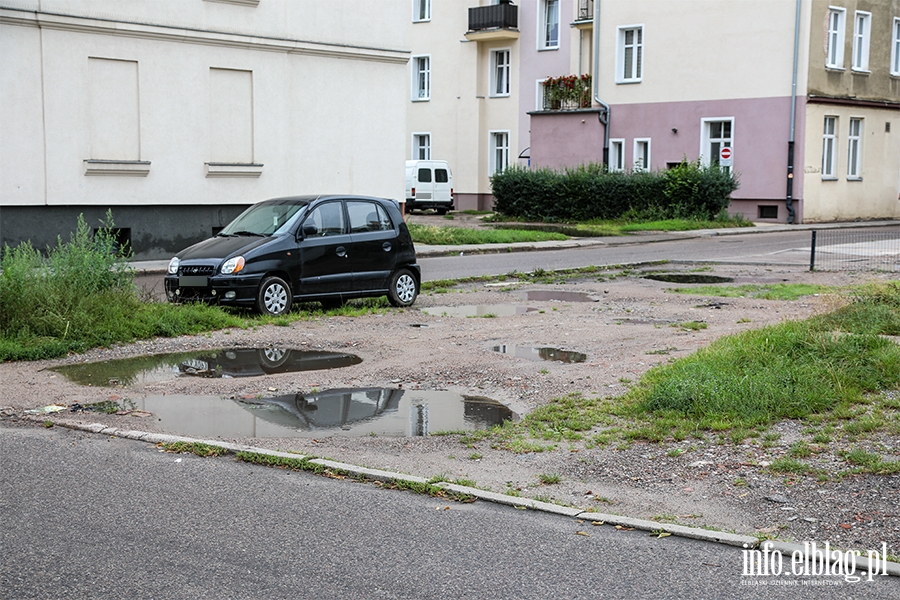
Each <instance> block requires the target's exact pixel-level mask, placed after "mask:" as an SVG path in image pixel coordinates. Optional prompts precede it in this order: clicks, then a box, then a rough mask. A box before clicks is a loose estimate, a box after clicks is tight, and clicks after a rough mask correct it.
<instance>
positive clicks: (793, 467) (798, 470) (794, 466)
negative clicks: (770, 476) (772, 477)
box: [769, 457, 815, 475]
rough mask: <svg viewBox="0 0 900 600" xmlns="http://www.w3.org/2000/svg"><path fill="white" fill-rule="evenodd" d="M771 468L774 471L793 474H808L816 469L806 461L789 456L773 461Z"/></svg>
mask: <svg viewBox="0 0 900 600" xmlns="http://www.w3.org/2000/svg"><path fill="white" fill-rule="evenodd" d="M769 469H770V470H771V471H772V472H773V473H791V474H793V475H806V474H808V473H812V472H814V471H815V469H813V468H812V467H811V466H809V465H808V464H806V463H805V462H802V461H799V460H797V459H794V458H788V457H784V458H779V459H777V460H774V461H772V464H771V465H769Z"/></svg>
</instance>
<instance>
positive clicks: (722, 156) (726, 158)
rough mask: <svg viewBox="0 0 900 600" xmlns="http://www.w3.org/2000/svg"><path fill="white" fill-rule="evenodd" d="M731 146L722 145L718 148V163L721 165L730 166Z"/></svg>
mask: <svg viewBox="0 0 900 600" xmlns="http://www.w3.org/2000/svg"><path fill="white" fill-rule="evenodd" d="M731 156H732V152H731V148H729V147H728V146H722V147H721V148H719V165H720V166H722V167H730V166H731Z"/></svg>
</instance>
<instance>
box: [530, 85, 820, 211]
mask: <svg viewBox="0 0 900 600" xmlns="http://www.w3.org/2000/svg"><path fill="white" fill-rule="evenodd" d="M797 112H798V113H799V114H803V110H802V108H800V107H799V106H798V109H797ZM611 113H612V119H611V127H610V138H613V139H616V138H619V139H624V140H625V142H624V153H625V162H624V164H625V166H626V169H630V167H631V165H632V164H633V152H634V139H635V138H650V139H651V145H650V162H651V169H653V170H662V169H665V168H666V165H667V163H677V162H680V161H681V160H682V159H684V158H686V159H687V160H696V159H697V158H698V156H699V154H700V143H701V130H702V127H701V120H702V119H704V118H706V119H709V118H733V119H734V127H733V132H732V136H733V140H734V143H733V149H734V167H733V168H734V171H735V173H736V174H737V175H738V181H739V183H740V188H739V189H738V190H737V191H736V192H735V193H734V194H732V198H733V199H734V200H735V202H733V203H732V208H731V212H732V213H741V214H744V215H745V216H747V217H748V218H751V219H757V218H758V209H757V206H758V205H773V204H775V205H778V206H779V210H778V217H777V219H775V220H777V221H784V220H786V218H787V211H786V210H785V207H784V199H785V195H786V188H787V155H788V139H789V134H790V114H789V113H790V98H789V97H786V98H750V99H738V100H708V101H693V102H667V103H652V104H626V105H613V106H612V110H611ZM531 117H532V118H531V124H530V125H531V141H532V144H531V164H532V166H537V167H550V168H554V169H559V168H563V167H567V166H575V165H579V164H582V163H587V162H600V161H601V160H602V156H603V126H602V125H601V124H600V123H599V122H598V120H597V116H596V114H594V113H591V112H574V113H567V112H560V113H536V114H532V116H531ZM795 130H796V131H797V132H801V131H803V129H802V123H799V122H798V123H796V124H795ZM798 135H799V134H798ZM802 147H803V143H802V141H801V142H800V143H797V144H795V154H794V173H795V178H794V188H793V198H794V203H795V209H796V210H798V215H797V216H798V218H799V217H800V216H801V214H800V213H799V209H800V208H801V202H800V199H801V198H802V197H803V177H802V174H803V164H804V162H803V160H804V157H803V153H802Z"/></svg>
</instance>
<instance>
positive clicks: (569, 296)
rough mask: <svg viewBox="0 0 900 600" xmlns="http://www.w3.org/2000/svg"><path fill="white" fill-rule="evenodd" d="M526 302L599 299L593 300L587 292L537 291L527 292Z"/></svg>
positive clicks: (589, 300) (590, 300)
mask: <svg viewBox="0 0 900 600" xmlns="http://www.w3.org/2000/svg"><path fill="white" fill-rule="evenodd" d="M525 299H526V300H534V301H536V302H599V300H598V299H597V298H593V297H592V296H591V295H590V294H587V293H585V292H563V291H556V290H535V291H531V292H525Z"/></svg>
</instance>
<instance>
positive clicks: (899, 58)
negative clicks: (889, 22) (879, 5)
mask: <svg viewBox="0 0 900 600" xmlns="http://www.w3.org/2000/svg"><path fill="white" fill-rule="evenodd" d="M891 75H897V76H898V77H900V17H898V18H895V19H894V36H893V39H892V40H891Z"/></svg>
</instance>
